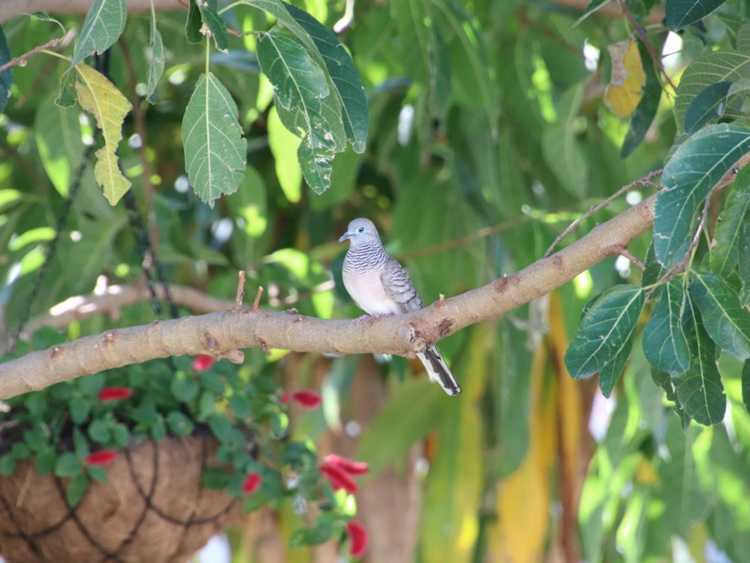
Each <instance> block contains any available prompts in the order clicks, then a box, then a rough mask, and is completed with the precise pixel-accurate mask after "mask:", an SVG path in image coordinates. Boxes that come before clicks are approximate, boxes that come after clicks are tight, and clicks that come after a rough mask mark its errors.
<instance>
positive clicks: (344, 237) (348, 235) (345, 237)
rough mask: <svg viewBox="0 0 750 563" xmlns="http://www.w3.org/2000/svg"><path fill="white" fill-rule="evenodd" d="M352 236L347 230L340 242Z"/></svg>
mask: <svg viewBox="0 0 750 563" xmlns="http://www.w3.org/2000/svg"><path fill="white" fill-rule="evenodd" d="M350 238H352V235H351V233H350V232H348V231H347V232H345V233H344V234H343V235H341V236H340V237H339V242H344V241H345V240H349V239H350Z"/></svg>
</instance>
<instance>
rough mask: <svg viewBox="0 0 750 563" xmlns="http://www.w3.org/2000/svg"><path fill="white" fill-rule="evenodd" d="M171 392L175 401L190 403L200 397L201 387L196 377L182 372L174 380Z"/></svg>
mask: <svg viewBox="0 0 750 563" xmlns="http://www.w3.org/2000/svg"><path fill="white" fill-rule="evenodd" d="M170 390H171V391H172V395H174V398H175V399H177V400H178V401H180V402H182V403H189V402H190V401H192V400H193V399H195V397H197V396H198V391H199V390H200V385H198V382H197V381H196V380H195V378H194V377H192V376H190V375H188V374H186V373H185V372H182V371H180V372H177V373H176V374H175V375H174V378H172V384H171V385H170Z"/></svg>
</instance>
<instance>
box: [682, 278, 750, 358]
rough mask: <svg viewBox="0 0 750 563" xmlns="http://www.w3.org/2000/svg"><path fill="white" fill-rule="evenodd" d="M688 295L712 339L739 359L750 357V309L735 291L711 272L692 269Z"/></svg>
mask: <svg viewBox="0 0 750 563" xmlns="http://www.w3.org/2000/svg"><path fill="white" fill-rule="evenodd" d="M692 278H693V282H692V283H691V284H690V296H691V298H692V299H693V300H695V303H696V304H697V306H698V308H699V309H700V312H701V317H702V319H703V324H704V325H705V327H706V331H707V332H708V334H709V335H710V336H711V339H712V340H713V341H714V342H715V343H716V344H717V346H719V347H720V348H721V349H722V350H726V351H727V352H729V353H730V354H732V355H733V356H735V357H736V358H739V359H741V360H744V359H747V358H750V313H748V312H747V311H746V310H745V309H744V308H743V307H742V304H741V303H740V298H739V295H738V294H737V292H736V291H735V290H734V289H733V288H732V287H731V286H730V285H729V284H728V283H727V282H725V281H724V280H723V279H721V277H719V276H718V275H716V274H714V273H713V272H701V271H696V272H693V276H692Z"/></svg>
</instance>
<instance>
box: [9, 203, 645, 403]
mask: <svg viewBox="0 0 750 563" xmlns="http://www.w3.org/2000/svg"><path fill="white" fill-rule="evenodd" d="M653 203H654V197H650V198H648V199H647V200H645V201H643V202H642V203H640V204H639V205H636V206H634V207H632V208H630V209H628V210H626V211H624V212H623V213H621V214H619V215H617V216H616V217H614V218H613V219H611V220H609V221H607V222H606V223H603V224H601V225H599V226H598V227H596V228H595V229H594V230H592V231H591V232H590V233H589V234H587V235H586V236H584V237H583V238H581V239H580V240H579V241H577V242H575V243H573V244H571V245H570V246H568V247H567V248H565V249H563V250H561V251H560V252H558V253H556V254H554V255H552V256H550V257H547V258H543V259H541V260H538V261H537V262H534V263H533V264H531V265H530V266H528V267H526V268H524V269H523V270H521V271H520V272H518V273H515V274H511V275H508V276H504V277H502V278H498V279H496V280H494V281H492V282H490V283H488V284H487V285H484V286H482V287H479V288H477V289H473V290H471V291H467V292H466V293H462V294H460V295H457V296H455V297H452V298H450V299H446V300H444V301H438V302H437V303H435V304H433V305H431V306H429V307H426V308H425V309H422V310H421V311H417V312H415V313H409V314H407V315H397V316H392V317H381V318H364V319H356V320H321V319H316V318H311V317H305V316H302V315H299V314H296V313H293V312H286V313H277V312H269V311H264V310H258V311H253V310H252V308H244V309H241V310H236V309H235V310H227V311H222V312H218V313H212V314H207V315H201V316H195V317H185V318H180V319H175V320H167V321H156V322H153V323H151V324H148V325H143V326H136V327H130V328H124V329H115V330H109V331H107V332H104V333H101V334H98V335H93V336H87V337H84V338H80V339H78V340H75V341H73V342H70V343H68V344H63V345H60V346H54V347H52V348H49V349H47V350H41V351H38V352H32V353H30V354H27V355H26V356H23V357H21V358H18V359H15V360H12V361H10V362H6V363H4V364H0V399H7V398H9V397H13V396H15V395H19V394H21V393H25V392H28V391H32V390H37V389H43V388H45V387H47V386H49V385H52V384H54V383H58V382H60V381H66V380H69V379H73V378H75V377H78V376H81V375H86V374H91V373H97V372H99V371H103V370H106V369H111V368H115V367H120V366H125V365H130V364H136V363H142V362H146V361H148V360H152V359H155V358H163V357H167V356H181V355H186V354H198V353H211V354H214V355H221V354H222V353H227V352H229V351H231V350H235V349H239V348H252V347H259V348H262V349H266V348H284V349H288V350H293V351H297V352H335V353H338V354H356V353H393V354H402V355H409V354H412V353H414V352H415V351H418V350H420V349H422V348H423V347H424V346H425V343H427V342H435V341H437V340H439V339H441V338H443V337H445V336H448V335H449V334H453V333H454V332H456V331H458V330H460V329H462V328H464V327H466V326H468V325H471V324H475V323H478V322H481V321H484V320H487V319H492V318H496V317H498V316H500V315H502V314H503V313H505V312H507V311H509V310H511V309H514V308H515V307H518V306H520V305H523V304H525V303H528V302H529V301H532V300H534V299H537V298H539V297H541V296H543V295H545V294H547V293H549V292H550V291H552V290H554V289H556V288H558V287H560V286H561V285H563V284H564V283H566V282H567V281H569V280H571V279H572V278H574V277H575V276H577V275H578V274H580V273H581V272H583V271H584V270H587V269H588V268H590V267H591V266H593V265H594V264H596V263H598V262H600V261H601V260H604V259H605V258H607V257H608V256H610V255H612V254H613V252H614V253H616V250H613V249H617V248H622V247H623V246H624V245H626V244H627V243H628V242H629V241H630V240H631V239H633V238H634V237H636V236H638V235H639V234H641V233H643V232H644V231H645V230H646V229H648V227H649V225H650V224H651V222H652V220H653ZM232 305H233V304H232V303H231V302H230V305H229V307H232Z"/></svg>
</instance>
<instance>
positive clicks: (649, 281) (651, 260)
mask: <svg viewBox="0 0 750 563" xmlns="http://www.w3.org/2000/svg"><path fill="white" fill-rule="evenodd" d="M644 263H645V265H646V268H645V269H644V270H643V275H642V276H641V285H642V286H643V287H648V286H650V285H653V284H655V283H656V282H657V281H658V280H659V278H661V276H662V275H663V274H664V269H663V268H662V267H661V264H659V261H658V260H657V259H656V252H655V251H654V243H653V241H651V243H650V244H649V245H648V251H647V252H646V259H645V262H644Z"/></svg>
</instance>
